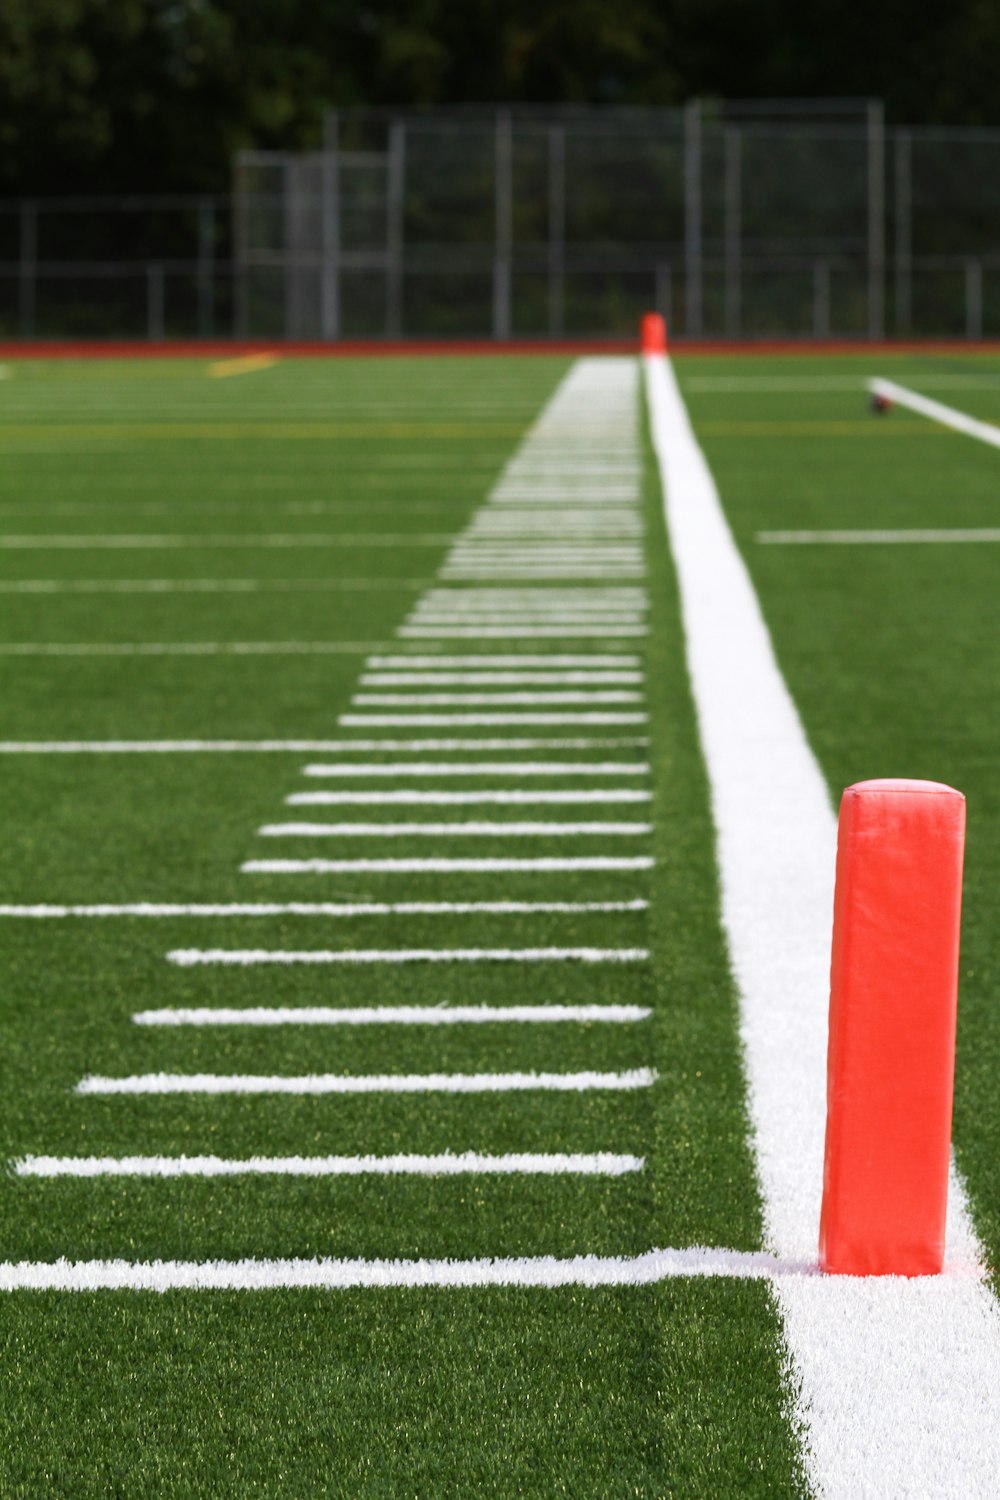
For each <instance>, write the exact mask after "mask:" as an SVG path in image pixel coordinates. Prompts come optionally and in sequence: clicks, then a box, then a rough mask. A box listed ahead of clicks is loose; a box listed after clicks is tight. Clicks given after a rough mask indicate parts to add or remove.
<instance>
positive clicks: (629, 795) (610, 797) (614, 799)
mask: <svg viewBox="0 0 1000 1500" xmlns="http://www.w3.org/2000/svg"><path fill="white" fill-rule="evenodd" d="M652 796H653V794H652V792H646V791H640V790H638V789H637V788H633V787H600V788H598V789H597V790H596V791H591V790H586V791H574V792H549V791H546V792H539V791H529V792H386V791H381V790H378V791H374V792H292V794H291V796H289V797H286V798H285V801H286V802H287V803H288V804H289V805H291V806H293V807H315V806H323V807H330V806H335V807H341V806H345V805H350V806H355V805H358V804H361V805H363V806H366V807H367V806H376V807H385V806H390V807H391V806H406V807H415V806H417V805H423V804H425V803H427V804H430V805H431V806H433V807H459V806H461V807H464V806H468V805H470V804H476V805H479V804H483V803H488V804H490V805H491V806H515V807H522V806H524V805H526V804H531V803H536V802H551V803H560V804H561V803H571V804H577V803H586V802H599V803H602V804H603V803H618V802H650V801H651V800H652Z"/></svg>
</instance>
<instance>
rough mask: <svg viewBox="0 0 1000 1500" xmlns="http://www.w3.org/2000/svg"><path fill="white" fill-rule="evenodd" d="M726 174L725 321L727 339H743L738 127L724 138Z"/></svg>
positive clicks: (741, 194)
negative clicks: (741, 326) (741, 328)
mask: <svg viewBox="0 0 1000 1500" xmlns="http://www.w3.org/2000/svg"><path fill="white" fill-rule="evenodd" d="M724 153H725V154H724V164H723V175H724V178H725V181H724V192H725V242H726V286H725V298H724V303H725V322H726V336H727V338H731V339H735V338H739V334H740V325H741V323H742V311H743V310H742V301H743V298H742V280H743V266H742V249H743V246H742V235H743V226H742V221H743V137H742V134H741V132H740V131H739V130H738V129H737V128H736V127H735V126H730V127H728V128H727V130H726V133H725V136H724Z"/></svg>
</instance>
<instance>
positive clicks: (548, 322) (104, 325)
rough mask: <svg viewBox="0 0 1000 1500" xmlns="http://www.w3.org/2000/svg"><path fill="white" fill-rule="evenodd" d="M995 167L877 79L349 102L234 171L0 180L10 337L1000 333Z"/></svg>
mask: <svg viewBox="0 0 1000 1500" xmlns="http://www.w3.org/2000/svg"><path fill="white" fill-rule="evenodd" d="M998 168H1000V130H983V129H979V130H968V129H962V130H958V129H952V130H944V129H932V128H912V129H911V128H906V129H903V128H895V129H892V130H888V131H887V130H886V129H885V127H884V123H883V115H882V109H881V106H880V104H879V103H878V102H877V101H866V100H862V101H856V100H855V101H851V100H845V101H829V102H826V103H822V102H821V103H816V102H812V103H805V104H799V103H794V102H793V103H788V102H777V103H776V102H770V103H768V102H752V103H739V102H732V101H727V102H720V101H705V100H694V101H692V102H691V103H689V104H688V105H687V106H686V107H685V108H683V109H635V110H631V109H630V110H624V109H623V110H615V109H607V108H585V107H580V108H552V109H543V108H529V107H522V106H518V107H512V108H503V107H500V108H494V107H490V108H467V109H448V110H437V111H426V112H419V113H417V112H406V111H398V110H369V109H354V110H342V111H338V112H335V113H333V114H331V115H330V116H329V118H328V120H327V125H326V133H325V143H324V149H323V150H321V151H316V152H311V153H301V154H287V153H276V152H243V153H240V155H239V156H238V157H237V160H236V163H235V175H234V191H233V193H232V195H231V196H204V195H203V196H200V197H133V198H128V199H107V198H104V199H96V198H77V199H65V198H64V199H47V200H43V199H39V200H24V201H20V202H17V203H10V202H8V203H5V204H0V336H3V337H21V338H25V339H32V338H46V337H48V338H72V337H78V338H95V339H98V338H116V337H117V338H137V337H148V338H150V339H154V340H158V339H163V338H167V339H169V338H212V337H228V336H236V337H242V338H262V339H305V340H311V339H406V338H414V339H417V338H434V339H452V338H487V339H496V340H498V341H504V340H507V339H512V338H516V339H545V338H577V337H597V338H602V337H604V338H612V337H615V336H624V337H632V336H633V335H634V333H635V329H636V326H637V322H638V318H639V315H640V314H641V313H642V312H643V311H645V310H647V309H648V308H651V307H655V308H658V309H659V310H660V311H661V312H663V313H664V315H665V316H666V318H667V321H668V324H669V326H670V328H671V330H672V332H673V334H674V335H675V336H677V337H690V338H710V339H711V338H726V339H755V338H756V339H760V338H771V337H773V338H782V339H788V338H793V339H794V338H802V339H810V338H838V337H842V338H873V339H877V338H881V337H884V336H889V337H892V336H900V337H909V336H914V335H919V336H927V337H967V338H969V339H971V340H976V339H981V338H989V337H1000V171H998Z"/></svg>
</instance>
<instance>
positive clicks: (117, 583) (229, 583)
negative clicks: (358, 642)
mask: <svg viewBox="0 0 1000 1500" xmlns="http://www.w3.org/2000/svg"><path fill="white" fill-rule="evenodd" d="M425 582H426V579H423V578H16V579H11V578H4V579H0V594H303V593H323V594H329V593H343V592H344V590H345V589H349V590H358V589H360V590H362V591H364V590H368V589H375V590H379V589H381V590H384V591H385V592H394V593H397V594H398V593H399V591H400V589H418V588H422V587H423V586H424V584H425Z"/></svg>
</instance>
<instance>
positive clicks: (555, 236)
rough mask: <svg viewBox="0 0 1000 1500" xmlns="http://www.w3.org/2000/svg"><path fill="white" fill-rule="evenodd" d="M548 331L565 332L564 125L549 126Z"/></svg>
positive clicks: (557, 335) (553, 332)
mask: <svg viewBox="0 0 1000 1500" xmlns="http://www.w3.org/2000/svg"><path fill="white" fill-rule="evenodd" d="M548 230H549V333H550V334H553V335H554V336H555V337H557V338H561V337H562V335H563V334H564V333H565V331H566V127H565V125H550V126H549V224H548Z"/></svg>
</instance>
